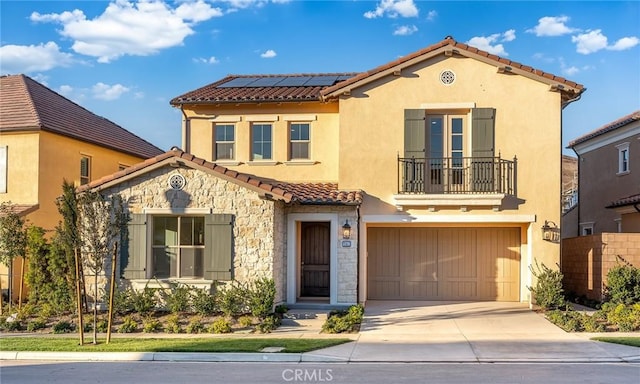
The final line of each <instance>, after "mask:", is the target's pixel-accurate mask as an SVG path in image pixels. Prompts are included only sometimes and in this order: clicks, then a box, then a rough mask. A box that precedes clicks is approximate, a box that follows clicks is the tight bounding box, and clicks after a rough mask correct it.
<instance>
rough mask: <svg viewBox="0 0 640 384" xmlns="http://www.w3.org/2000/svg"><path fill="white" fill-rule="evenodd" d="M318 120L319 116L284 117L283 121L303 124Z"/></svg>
mask: <svg viewBox="0 0 640 384" xmlns="http://www.w3.org/2000/svg"><path fill="white" fill-rule="evenodd" d="M317 119H318V115H284V116H282V120H283V121H290V122H293V123H297V122H303V123H307V122H309V121H316V120H317Z"/></svg>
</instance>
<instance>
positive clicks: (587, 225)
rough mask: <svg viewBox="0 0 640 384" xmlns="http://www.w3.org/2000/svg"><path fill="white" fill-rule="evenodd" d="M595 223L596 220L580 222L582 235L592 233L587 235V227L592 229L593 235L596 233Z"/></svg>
mask: <svg viewBox="0 0 640 384" xmlns="http://www.w3.org/2000/svg"><path fill="white" fill-rule="evenodd" d="M594 224H595V222H594V221H586V222H583V223H580V236H590V235H587V234H585V233H584V231H585V230H586V229H590V230H591V235H593V234H594V232H593V225H594Z"/></svg>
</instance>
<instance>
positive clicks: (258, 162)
mask: <svg viewBox="0 0 640 384" xmlns="http://www.w3.org/2000/svg"><path fill="white" fill-rule="evenodd" d="M247 164H248V165H267V166H273V165H278V164H279V163H278V162H277V161H271V160H266V161H263V160H257V161H249V162H247Z"/></svg>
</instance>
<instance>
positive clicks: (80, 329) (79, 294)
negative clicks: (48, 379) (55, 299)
mask: <svg viewBox="0 0 640 384" xmlns="http://www.w3.org/2000/svg"><path fill="white" fill-rule="evenodd" d="M74 253H75V259H76V301H77V302H78V309H77V310H78V332H79V333H80V345H84V324H83V320H82V287H81V285H80V271H81V269H80V253H79V252H78V250H77V249H74Z"/></svg>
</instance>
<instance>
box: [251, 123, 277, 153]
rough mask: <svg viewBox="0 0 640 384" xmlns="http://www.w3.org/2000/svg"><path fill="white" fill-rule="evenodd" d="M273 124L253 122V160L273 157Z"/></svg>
mask: <svg viewBox="0 0 640 384" xmlns="http://www.w3.org/2000/svg"><path fill="white" fill-rule="evenodd" d="M271 131H272V126H271V124H260V123H258V124H253V125H252V127H251V160H271V159H273V142H272V132H271Z"/></svg>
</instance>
